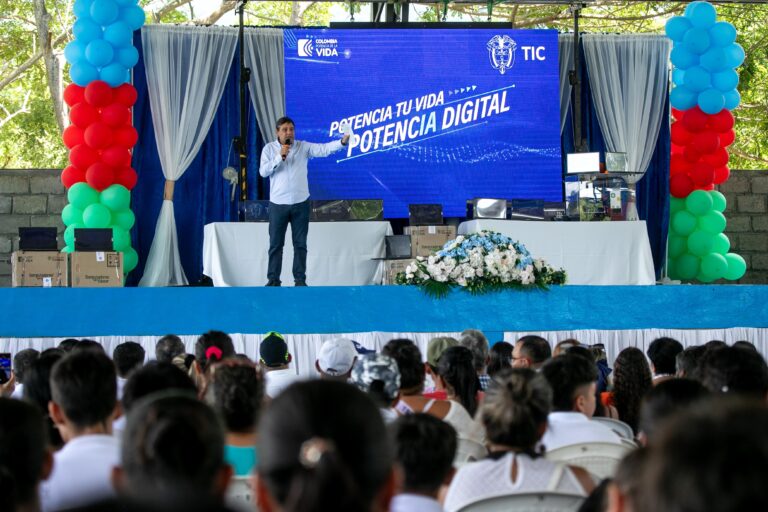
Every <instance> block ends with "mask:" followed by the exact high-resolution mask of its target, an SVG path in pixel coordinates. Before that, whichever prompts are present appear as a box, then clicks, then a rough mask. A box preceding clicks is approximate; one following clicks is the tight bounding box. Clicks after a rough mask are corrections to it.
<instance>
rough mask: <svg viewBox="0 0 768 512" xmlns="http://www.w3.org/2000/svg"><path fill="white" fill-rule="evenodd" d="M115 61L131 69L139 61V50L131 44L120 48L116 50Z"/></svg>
mask: <svg viewBox="0 0 768 512" xmlns="http://www.w3.org/2000/svg"><path fill="white" fill-rule="evenodd" d="M117 62H119V63H120V65H121V66H123V67H124V68H125V69H131V68H132V67H133V66H135V65H136V64H137V63H138V62H139V50H137V49H136V48H135V47H133V46H126V47H125V48H120V50H118V52H117Z"/></svg>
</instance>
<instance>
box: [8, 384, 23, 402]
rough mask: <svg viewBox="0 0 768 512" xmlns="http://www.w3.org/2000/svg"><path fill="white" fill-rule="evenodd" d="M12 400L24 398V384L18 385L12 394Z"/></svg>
mask: <svg viewBox="0 0 768 512" xmlns="http://www.w3.org/2000/svg"><path fill="white" fill-rule="evenodd" d="M11 398H15V399H16V400H21V399H22V398H24V384H16V387H15V388H14V389H13V393H11Z"/></svg>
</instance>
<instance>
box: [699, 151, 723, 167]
mask: <svg viewBox="0 0 768 512" xmlns="http://www.w3.org/2000/svg"><path fill="white" fill-rule="evenodd" d="M702 159H703V160H704V161H705V162H707V163H708V164H709V165H711V166H712V167H723V166H726V165H728V150H727V149H725V148H719V149H718V150H717V151H715V152H714V153H712V154H711V155H705V156H704V157H703V158H702Z"/></svg>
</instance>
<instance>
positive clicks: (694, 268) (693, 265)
mask: <svg viewBox="0 0 768 512" xmlns="http://www.w3.org/2000/svg"><path fill="white" fill-rule="evenodd" d="M699 261H700V260H699V258H697V257H696V256H694V255H693V254H691V253H685V254H683V255H682V256H680V257H679V258H677V259H676V260H675V271H676V272H677V276H678V277H679V278H680V279H693V278H694V277H696V275H697V274H698V273H699Z"/></svg>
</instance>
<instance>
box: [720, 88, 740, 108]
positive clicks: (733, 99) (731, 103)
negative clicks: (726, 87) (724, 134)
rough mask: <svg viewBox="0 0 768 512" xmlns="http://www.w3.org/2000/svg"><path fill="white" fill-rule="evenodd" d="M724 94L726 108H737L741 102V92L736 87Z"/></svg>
mask: <svg viewBox="0 0 768 512" xmlns="http://www.w3.org/2000/svg"><path fill="white" fill-rule="evenodd" d="M723 96H724V97H725V108H726V109H728V110H733V109H735V108H736V107H738V106H739V103H741V94H739V91H737V90H736V89H731V90H730V91H726V92H724V93H723Z"/></svg>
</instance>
